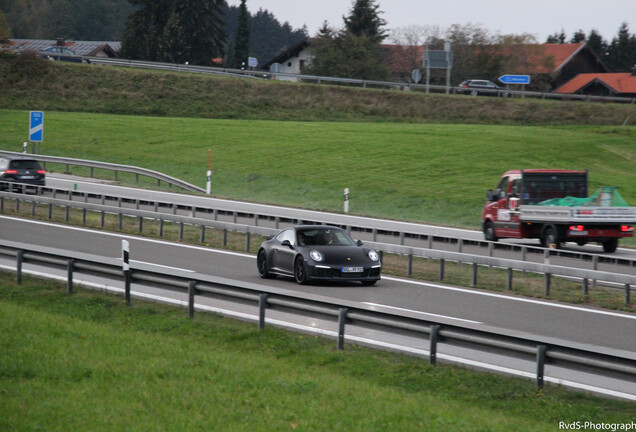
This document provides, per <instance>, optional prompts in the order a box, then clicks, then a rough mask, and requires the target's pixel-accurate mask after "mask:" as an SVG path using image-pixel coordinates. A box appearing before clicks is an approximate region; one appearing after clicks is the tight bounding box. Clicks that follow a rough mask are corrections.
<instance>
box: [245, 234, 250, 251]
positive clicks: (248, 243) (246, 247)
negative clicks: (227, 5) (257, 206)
mask: <svg viewBox="0 0 636 432" xmlns="http://www.w3.org/2000/svg"><path fill="white" fill-rule="evenodd" d="M250 238H251V234H250V232H249V231H248V232H246V233H245V252H249V251H250Z"/></svg>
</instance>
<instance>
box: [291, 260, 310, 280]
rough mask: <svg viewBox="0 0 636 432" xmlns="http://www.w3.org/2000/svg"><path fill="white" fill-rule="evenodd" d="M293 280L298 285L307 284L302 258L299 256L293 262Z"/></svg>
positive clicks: (305, 269)
mask: <svg viewBox="0 0 636 432" xmlns="http://www.w3.org/2000/svg"><path fill="white" fill-rule="evenodd" d="M294 278H295V279H296V282H298V284H299V285H305V284H306V283H307V268H306V266H305V260H304V259H303V257H300V256H299V257H298V258H296V261H295V262H294Z"/></svg>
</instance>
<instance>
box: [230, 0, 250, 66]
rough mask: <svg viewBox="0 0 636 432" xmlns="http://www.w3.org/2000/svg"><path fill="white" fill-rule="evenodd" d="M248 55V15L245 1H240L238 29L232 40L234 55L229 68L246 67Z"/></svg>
mask: <svg viewBox="0 0 636 432" xmlns="http://www.w3.org/2000/svg"><path fill="white" fill-rule="evenodd" d="M249 55H250V14H249V12H248V11H247V6H246V5H245V0H241V5H240V6H239V15H238V27H237V29H236V37H235V38H234V55H233V57H232V64H231V67H236V68H238V67H241V66H242V65H243V63H245V65H246V66H247V58H248V57H249Z"/></svg>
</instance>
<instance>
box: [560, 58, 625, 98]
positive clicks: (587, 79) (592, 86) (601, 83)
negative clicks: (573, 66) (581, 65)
mask: <svg viewBox="0 0 636 432" xmlns="http://www.w3.org/2000/svg"><path fill="white" fill-rule="evenodd" d="M554 92H555V93H563V94H580V95H590V96H619V97H630V98H633V97H636V65H634V67H633V68H632V71H631V73H630V72H626V73H582V74H578V75H577V76H575V77H574V78H572V79H571V80H570V81H568V82H566V83H565V84H563V85H562V86H560V87H559V88H558V89H556V90H555V91H554Z"/></svg>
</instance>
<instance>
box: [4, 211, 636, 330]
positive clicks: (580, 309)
mask: <svg viewBox="0 0 636 432" xmlns="http://www.w3.org/2000/svg"><path fill="white" fill-rule="evenodd" d="M0 219H9V220H15V221H18V222H27V223H34V224H39V225H55V226H57V227H60V228H66V229H70V230H76V231H84V232H90V233H98V234H102V235H108V236H112V237H117V238H134V239H135V240H138V241H146V242H151V243H156V244H163V245H170V246H180V247H184V248H192V249H195V250H202V251H206V252H212V253H220V254H225V255H233V256H239V257H243V258H252V259H256V257H255V256H254V255H248V254H244V253H240V252H232V251H226V250H221V249H211V248H205V247H202V246H192V245H185V244H180V243H173V242H168V241H164V240H156V239H147V238H143V237H136V236H129V235H123V234H118V233H111V232H105V231H94V230H90V229H86V228H82V227H74V226H66V225H56V224H51V223H47V222H42V221H36V220H30V219H20V218H15V217H11V216H0ZM382 279H386V280H390V281H394V282H401V283H406V284H411V285H420V286H427V287H432V288H438V289H443V290H447V291H456V292H464V293H468V294H472V295H481V296H486V297H494V298H500V299H505V300H510V301H518V302H524V303H531V304H537V305H541V306H549V307H555V308H561V309H568V310H574V311H578V312H587V313H595V314H599V315H607V316H612V317H617V318H627V319H634V320H636V315H628V314H625V313H618V312H610V311H603V310H598V309H588V308H583V307H579V306H572V305H566V304H562V303H553V302H547V301H542V300H535V299H529V298H525V297H516V296H509V295H503V294H497V293H493V292H486V291H483V292H482V291H476V290H470V289H464V288H458V287H452V286H447V285H439V284H434V283H430V282H423V281H416V280H410V279H400V278H396V277H391V276H382Z"/></svg>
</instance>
